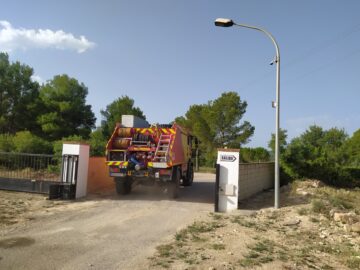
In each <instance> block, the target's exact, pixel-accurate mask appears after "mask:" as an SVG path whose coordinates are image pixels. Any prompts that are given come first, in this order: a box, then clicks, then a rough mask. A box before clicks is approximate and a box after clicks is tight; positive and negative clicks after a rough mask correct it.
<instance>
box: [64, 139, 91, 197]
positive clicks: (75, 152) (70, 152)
mask: <svg viewBox="0 0 360 270" xmlns="http://www.w3.org/2000/svg"><path fill="white" fill-rule="evenodd" d="M89 150H90V147H89V145H88V144H83V143H71V142H65V143H64V144H63V150H62V155H63V165H62V176H61V181H62V182H63V183H67V184H68V185H69V188H71V186H75V198H76V199H77V198H81V197H84V196H86V190H87V179H88V167H89ZM71 193H72V191H71Z"/></svg>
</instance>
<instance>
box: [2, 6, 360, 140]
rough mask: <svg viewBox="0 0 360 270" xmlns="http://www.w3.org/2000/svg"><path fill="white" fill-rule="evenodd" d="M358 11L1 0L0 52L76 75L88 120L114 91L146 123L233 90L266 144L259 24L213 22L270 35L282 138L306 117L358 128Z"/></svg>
mask: <svg viewBox="0 0 360 270" xmlns="http://www.w3.org/2000/svg"><path fill="white" fill-rule="evenodd" d="M359 10H360V1H357V0H353V1H351V0H347V1H341V0H337V1H334V0H318V1H313V0H302V1H289V0H273V1H265V0H264V1H259V0H252V1H240V0H239V1H201V0H198V1H191V0H187V1H186V0H184V1H170V0H153V1H148V0H143V1H136V0H132V1H131V0H129V1H122V0H118V1H109V0H108V1H106V0H104V1H89V0H88V1H76V0H74V1H65V0H64V1H51V0H46V1H36V0H34V1H25V0H24V1H17V0H12V1H2V8H1V10H0V21H6V22H8V23H9V24H11V29H10V30H12V31H14V32H16V31H17V33H19V32H21V33H22V34H21V35H19V38H17V39H13V40H12V42H9V43H8V44H7V45H6V46H5V42H1V38H0V49H1V50H7V51H9V54H10V59H11V60H12V61H15V60H19V61H21V62H23V63H26V64H28V65H30V66H31V67H33V68H34V70H35V75H36V76H38V77H40V78H41V79H42V80H43V81H46V80H49V79H51V78H52V77H53V76H54V75H57V74H64V73H66V74H68V75H70V76H72V77H74V78H76V79H78V80H79V81H80V82H83V83H84V84H85V85H86V86H87V87H88V88H89V95H88V98H87V100H88V103H89V104H91V105H92V108H93V111H94V112H95V114H96V117H97V119H98V122H97V123H98V124H99V123H100V120H101V116H100V110H101V109H104V108H105V107H106V105H108V104H109V103H111V102H112V101H113V100H114V99H116V98H118V97H120V96H122V95H128V96H130V97H131V98H133V99H134V100H135V105H136V106H139V107H140V108H141V109H142V110H143V111H144V113H145V114H146V116H147V119H148V120H149V122H160V123H166V122H170V121H172V120H173V119H174V118H175V117H177V116H180V115H183V114H184V113H185V112H186V111H187V109H188V108H189V106H190V105H191V104H202V103H206V102H207V101H209V100H213V99H215V98H217V97H219V96H220V95H221V93H222V92H224V91H236V92H238V93H239V95H240V97H241V99H242V100H246V101H247V102H248V109H247V112H246V114H245V115H244V118H243V120H248V121H250V122H251V123H252V124H253V125H254V126H255V128H256V130H255V134H254V136H253V137H252V140H251V142H250V143H249V144H248V145H249V146H266V145H267V142H268V140H269V138H270V134H271V133H273V132H274V126H275V110H274V109H273V108H272V107H271V101H272V100H274V99H275V67H274V66H270V65H269V63H270V62H271V60H272V59H273V57H274V55H275V50H274V47H273V45H272V43H271V41H270V40H269V39H268V38H267V37H266V36H265V35H264V34H262V33H260V32H257V31H253V30H249V29H243V28H235V27H232V28H219V27H215V26H214V19H215V18H217V17H224V18H231V19H233V20H234V21H236V22H238V23H245V24H250V25H255V26H260V27H263V28H265V29H267V30H268V31H270V32H271V33H272V34H273V35H274V36H275V38H276V40H277V42H278V44H279V46H280V52H281V64H282V66H281V127H282V128H285V129H287V130H288V134H289V138H293V137H294V136H298V135H299V134H301V133H302V132H304V131H305V129H306V128H307V127H308V126H309V125H311V124H317V125H320V126H323V127H324V128H330V127H334V126H336V127H339V128H344V129H345V130H346V131H347V133H348V134H350V135H351V134H352V133H353V132H354V131H355V130H357V129H358V128H360V106H359V101H360V72H359V63H360V16H359ZM4 27H5V26H4V24H2V25H1V26H0V31H1V29H3V28H4ZM14 29H15V30H14ZM39 29H49V30H50V31H48V32H43V33H45V34H44V35H47V36H46V38H44V37H42V38H40V39H36V40H35V39H32V40H31V38H29V37H28V36H26V35H25V34H24V33H30V34H29V35H35V36H36V33H38V32H39V31H38V30H39ZM31 30H33V32H31ZM59 30H62V31H63V32H61V33H60V32H56V31H59ZM34 33H35V34H34ZM70 34H72V36H71V35H70ZM80 36H84V37H83V39H82V40H81V38H80ZM37 37H39V36H37ZM62 38H63V39H62ZM50 39H51V40H50ZM1 43H3V44H1Z"/></svg>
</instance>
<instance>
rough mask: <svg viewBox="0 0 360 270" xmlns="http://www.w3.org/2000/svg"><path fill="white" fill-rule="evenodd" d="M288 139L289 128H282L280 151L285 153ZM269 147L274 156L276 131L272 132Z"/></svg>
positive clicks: (280, 131)
mask: <svg viewBox="0 0 360 270" xmlns="http://www.w3.org/2000/svg"><path fill="white" fill-rule="evenodd" d="M286 139H287V130H286V129H281V128H280V130H279V151H280V153H283V152H284V150H285V148H286V145H287V142H286ZM268 147H269V148H270V149H271V153H272V155H273V156H274V155H275V134H274V133H272V134H271V139H270V141H269V143H268Z"/></svg>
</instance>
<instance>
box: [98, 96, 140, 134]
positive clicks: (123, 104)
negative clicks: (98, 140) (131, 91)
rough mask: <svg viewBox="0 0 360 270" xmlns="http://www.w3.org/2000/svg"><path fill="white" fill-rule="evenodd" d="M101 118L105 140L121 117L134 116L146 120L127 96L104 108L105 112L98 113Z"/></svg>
mask: <svg viewBox="0 0 360 270" xmlns="http://www.w3.org/2000/svg"><path fill="white" fill-rule="evenodd" d="M100 113H101V116H102V118H103V119H102V121H101V127H102V130H103V134H104V136H105V138H108V137H110V135H111V134H112V132H113V130H114V128H115V125H116V123H118V122H120V121H121V116H122V115H127V114H130V115H135V116H138V117H141V118H143V119H146V117H145V115H144V113H143V112H142V110H141V109H140V108H139V107H134V100H133V99H131V98H129V97H128V96H121V97H120V98H118V99H116V100H114V101H113V102H112V103H110V104H109V105H107V106H106V109H105V110H101V111H100Z"/></svg>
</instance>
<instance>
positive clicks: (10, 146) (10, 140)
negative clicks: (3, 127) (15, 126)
mask: <svg viewBox="0 0 360 270" xmlns="http://www.w3.org/2000/svg"><path fill="white" fill-rule="evenodd" d="M13 151H14V135H10V134H0V152H13Z"/></svg>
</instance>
